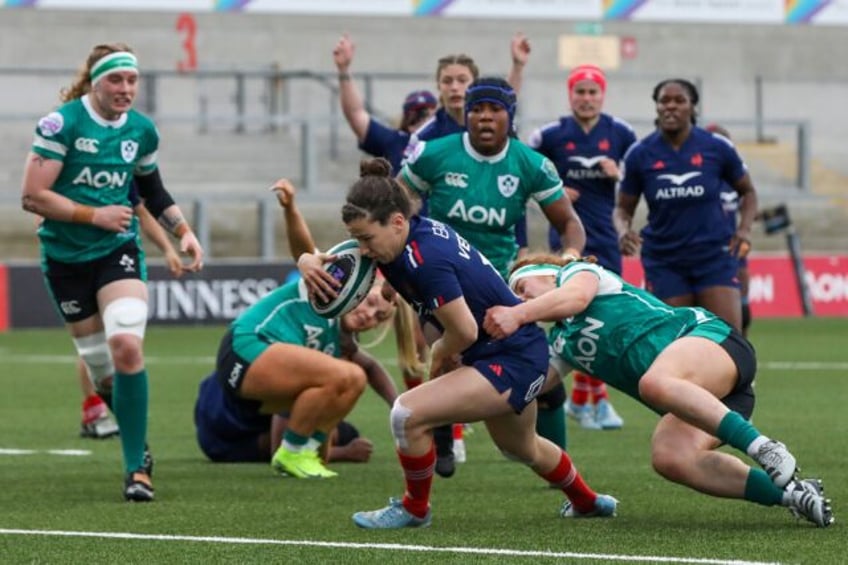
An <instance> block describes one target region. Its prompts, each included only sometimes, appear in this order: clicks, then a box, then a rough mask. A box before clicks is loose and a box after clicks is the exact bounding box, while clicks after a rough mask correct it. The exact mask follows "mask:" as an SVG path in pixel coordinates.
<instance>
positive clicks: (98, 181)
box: [72, 167, 127, 188]
mask: <svg viewBox="0 0 848 565" xmlns="http://www.w3.org/2000/svg"><path fill="white" fill-rule="evenodd" d="M72 182H73V184H85V185H88V186H93V187H94V188H107V187H108V188H120V187H122V186H126V183H127V173H126V172H118V171H97V172H93V171H92V170H91V167H85V168H83V170H82V171H80V173H79V174H78V175H77V176H76V178H74V180H73V181H72Z"/></svg>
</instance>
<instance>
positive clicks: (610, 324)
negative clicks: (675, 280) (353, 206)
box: [548, 261, 731, 400]
mask: <svg viewBox="0 0 848 565" xmlns="http://www.w3.org/2000/svg"><path fill="white" fill-rule="evenodd" d="M583 271H589V272H592V273H594V274H596V275H597V276H598V278H599V279H600V284H599V287H598V294H597V295H596V296H595V298H594V300H592V302H591V303H590V304H589V306H588V307H587V308H586V309H585V310H584V311H582V312H580V313H579V314H577V315H575V316H572V317H571V318H567V319H565V320H560V321H559V322H557V323H556V324H555V325H554V326H553V327H552V328H551V331H550V333H549V335H548V341H549V343H550V346H551V354H552V355H555V356H557V357H559V358H561V359H563V360H564V361H565V362H566V363H567V364H568V365H570V366H571V367H573V368H575V369H578V370H580V371H583V372H585V373H587V374H589V375H592V376H593V377H596V378H598V379H601V380H602V381H604V382H606V383H608V384H610V385H612V386H614V387H615V388H617V389H619V390H621V391H623V392H625V393H627V394H628V395H630V396H632V397H633V398H636V399H637V400H638V399H639V379H641V378H642V375H644V374H645V372H647V370H648V367H650V366H651V364H652V363H653V362H654V360H655V359H656V358H657V356H658V355H659V354H660V353H661V352H662V351H663V349H665V348H666V347H668V346H669V345H670V344H671V343H672V342H673V341H674V340H676V339H678V338H680V337H683V336H685V335H698V336H700V337H705V338H707V339H710V340H712V341H715V342H716V343H720V342H721V341H723V340H724V339H725V338H726V337H727V336H728V335H729V334H730V331H731V329H730V326H729V325H727V324H726V323H725V322H723V321H722V320H721V319H719V318H718V317H716V316H715V315H714V314H712V313H710V312H708V311H707V310H704V309H703V308H674V307H672V306H669V305H668V304H665V303H664V302H662V301H661V300H660V299H659V298H657V297H655V296H654V295H653V294H651V293H650V292H648V291H646V290H642V289H640V288H637V287H635V286H633V285H631V284H629V283H627V282H625V281H624V280H622V279H621V277H619V276H618V275H615V274H613V273H611V272H609V271H607V270H605V269H604V268H603V267H600V266H599V265H595V264H592V263H584V262H580V261H575V262H572V263H569V264H568V265H566V266H565V267H563V268H562V269H561V270H560V272H559V273H558V274H557V277H556V279H557V286H558V287H559V286H562V285H563V284H564V283H565V282H566V281H567V280H568V279H569V278H571V277H572V276H574V275H575V274H577V273H580V272H583Z"/></svg>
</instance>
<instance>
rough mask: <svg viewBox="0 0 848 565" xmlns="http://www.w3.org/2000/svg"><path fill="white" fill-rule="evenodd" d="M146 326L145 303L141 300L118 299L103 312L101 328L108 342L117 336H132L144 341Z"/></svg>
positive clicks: (130, 298)
mask: <svg viewBox="0 0 848 565" xmlns="http://www.w3.org/2000/svg"><path fill="white" fill-rule="evenodd" d="M146 326H147V302H146V301H144V300H142V299H141V298H135V297H125V298H118V299H117V300H114V301H112V302H110V303H109V305H108V306H106V309H105V310H104V311H103V327H104V328H105V332H106V339H107V340H108V339H109V338H111V337H112V336H114V335H117V334H132V335H135V336H138V337H139V338H141V339H144V330H145V328H146Z"/></svg>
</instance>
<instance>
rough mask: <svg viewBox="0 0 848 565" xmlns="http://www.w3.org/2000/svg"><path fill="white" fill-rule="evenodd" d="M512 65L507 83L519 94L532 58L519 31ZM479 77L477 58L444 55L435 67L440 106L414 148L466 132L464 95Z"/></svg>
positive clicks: (419, 132) (512, 44)
mask: <svg viewBox="0 0 848 565" xmlns="http://www.w3.org/2000/svg"><path fill="white" fill-rule="evenodd" d="M510 53H511V55H512V65H511V66H510V69H509V74H508V75H507V79H506V81H507V82H508V83H509V84H510V86H511V87H512V89H513V90H514V91H515V93H516V94H517V93H518V92H520V91H521V84H522V82H523V74H524V66H525V65H526V64H527V60H528V59H529V57H530V41H529V40H528V39H527V37H526V36H525V35H524V34H523V33H521V32H518V33H516V34H515V35H513V36H512V40H511V42H510ZM479 77H480V70H479V68H478V67H477V64H476V63H475V62H474V59H472V58H471V57H469V56H468V55H465V54H462V53H460V54H458V55H445V56H444V57H442V58H441V59H439V61H438V62H437V64H436V84H437V86H438V89H439V107H438V109H437V110H436V113H435V114H434V115H433V116H431V117H430V119H429V120H428V121H427V122H425V123H424V124H423V125H422V126H421V127H420V128H419V129H418V130H417V131H416V132H415V134H414V135H413V139H412V144H413V146H414V145H415V144H416V143H417V142H418V141H429V140H432V139H438V138H440V137H444V136H446V135H450V134H454V133H462V132H464V131H465V128H466V123H465V114H466V112H465V92H466V90H468V87H469V86H471V83H472V82H474V81H475V80H477V79H478V78H479Z"/></svg>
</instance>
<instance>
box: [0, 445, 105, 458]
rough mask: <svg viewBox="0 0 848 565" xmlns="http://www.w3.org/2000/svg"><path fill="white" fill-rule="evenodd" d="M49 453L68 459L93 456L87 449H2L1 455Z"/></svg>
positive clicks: (0, 448) (0, 450)
mask: <svg viewBox="0 0 848 565" xmlns="http://www.w3.org/2000/svg"><path fill="white" fill-rule="evenodd" d="M37 453H47V454H48V455H62V456H67V457H85V456H87V455H91V451H89V450H87V449H44V450H38V449H17V448H14V447H0V455H35V454H37Z"/></svg>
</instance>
